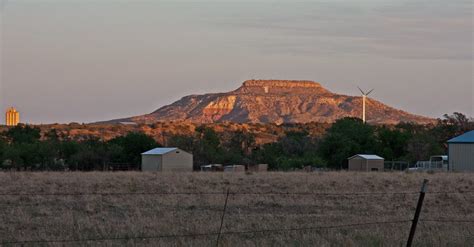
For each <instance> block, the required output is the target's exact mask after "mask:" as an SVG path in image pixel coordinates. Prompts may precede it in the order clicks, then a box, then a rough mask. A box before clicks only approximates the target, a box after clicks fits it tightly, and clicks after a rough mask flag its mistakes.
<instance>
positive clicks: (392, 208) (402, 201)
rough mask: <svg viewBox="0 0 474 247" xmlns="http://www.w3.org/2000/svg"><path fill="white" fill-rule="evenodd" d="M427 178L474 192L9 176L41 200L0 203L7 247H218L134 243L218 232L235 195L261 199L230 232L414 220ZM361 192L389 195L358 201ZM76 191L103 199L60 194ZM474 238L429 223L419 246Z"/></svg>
mask: <svg viewBox="0 0 474 247" xmlns="http://www.w3.org/2000/svg"><path fill="white" fill-rule="evenodd" d="M425 178H427V179H429V180H430V182H429V187H428V188H429V189H428V191H429V192H435V191H436V192H460V191H473V190H474V174H458V173H438V174H426V173H413V174H408V173H349V172H330V173H261V174H224V173H189V174H172V173H168V174H166V173H139V172H127V173H99V172H94V173H0V194H22V193H27V194H34V195H28V196H19V195H0V222H1V224H0V242H7V241H25V240H57V239H88V238H122V237H125V238H126V237H131V239H128V240H127V239H125V240H108V241H88V242H67V243H31V244H29V245H31V246H48V245H49V246H63V245H67V246H70V245H72V246H91V245H92V246H104V245H105V246H122V245H126V246H136V245H138V246H215V245H216V238H217V236H215V235H212V236H196V237H182V238H161V239H134V237H137V236H156V235H169V234H188V233H214V232H216V231H218V229H219V226H220V220H221V216H222V209H223V205H224V201H225V191H226V190H227V189H230V191H231V192H234V193H247V192H248V193H256V194H231V195H230V196H229V202H228V208H227V212H226V216H225V219H224V227H223V231H224V232H234V231H252V230H261V229H288V228H305V227H317V226H335V225H346V224H358V223H365V222H380V221H383V222H386V221H403V220H411V219H412V218H413V214H414V211H415V207H416V203H417V199H418V194H417V193H416V192H418V191H419V189H420V186H421V183H422V180H423V179H425ZM142 192H147V193H149V192H157V193H176V192H190V193H208V192H222V194H202V195H185V194H167V195H166V194H140V193H142ZM269 192H273V193H274V194H265V193H269ZM361 192H362V193H379V192H380V194H362V195H361V194H358V195H351V194H350V193H361ZM393 192H407V194H394V193H393ZM410 192H415V193H410ZM74 193H79V194H81V193H82V194H84V193H86V194H87V193H99V195H97V194H96V195H62V196H54V195H51V194H74ZM100 193H136V194H128V195H127V194H107V195H100ZM258 193H263V195H258ZM278 193H289V194H278ZM291 193H326V195H310V194H291ZM332 193H334V194H332ZM340 193H343V194H342V195H336V194H340ZM473 205H474V193H429V194H427V196H426V198H425V204H424V207H423V212H422V215H421V218H422V219H424V220H439V219H441V220H464V221H466V220H471V221H474V207H473ZM409 229H410V223H409V222H406V223H394V224H380V225H368V226H363V227H343V228H334V229H319V230H306V231H282V232H274V233H249V234H235V235H232V234H226V235H223V237H222V239H221V245H220V246H403V245H404V244H405V243H406V240H407V237H408V232H409ZM473 233H474V224H473V223H450V222H420V225H419V227H418V231H417V235H416V238H415V245H416V246H473V245H474V236H473Z"/></svg>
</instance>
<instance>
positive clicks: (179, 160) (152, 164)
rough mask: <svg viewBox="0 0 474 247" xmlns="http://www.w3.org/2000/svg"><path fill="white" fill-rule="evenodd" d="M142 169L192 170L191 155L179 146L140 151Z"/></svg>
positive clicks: (153, 170) (164, 170)
mask: <svg viewBox="0 0 474 247" xmlns="http://www.w3.org/2000/svg"><path fill="white" fill-rule="evenodd" d="M142 171H145V172H192V171H193V155H192V154H190V153H188V152H185V151H183V150H181V149H179V148H155V149H152V150H150V151H147V152H144V153H142Z"/></svg>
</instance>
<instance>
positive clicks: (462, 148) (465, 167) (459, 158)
mask: <svg viewBox="0 0 474 247" xmlns="http://www.w3.org/2000/svg"><path fill="white" fill-rule="evenodd" d="M448 147H449V151H448V153H449V155H448V160H449V165H448V169H449V171H460V172H474V130H472V131H469V132H466V133H464V134H463V135H460V136H458V137H455V138H453V139H451V140H449V141H448Z"/></svg>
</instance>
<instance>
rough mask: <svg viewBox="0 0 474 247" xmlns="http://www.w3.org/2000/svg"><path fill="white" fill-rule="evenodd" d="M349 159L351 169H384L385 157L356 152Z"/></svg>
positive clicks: (368, 170)
mask: <svg viewBox="0 0 474 247" xmlns="http://www.w3.org/2000/svg"><path fill="white" fill-rule="evenodd" d="M348 160H349V171H366V172H370V171H383V170H384V162H385V159H384V158H382V157H380V156H378V155H373V154H356V155H354V156H352V157H350V158H348Z"/></svg>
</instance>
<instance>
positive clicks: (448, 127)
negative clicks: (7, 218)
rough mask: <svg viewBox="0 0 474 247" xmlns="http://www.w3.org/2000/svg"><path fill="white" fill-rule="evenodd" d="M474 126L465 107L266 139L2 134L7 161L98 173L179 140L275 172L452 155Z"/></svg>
mask: <svg viewBox="0 0 474 247" xmlns="http://www.w3.org/2000/svg"><path fill="white" fill-rule="evenodd" d="M151 127H153V126H151ZM151 127H150V128H151ZM255 128H257V127H255ZM258 128H260V129H264V128H265V126H264V125H262V126H259V127H258ZM268 128H269V129H272V126H269V127H268ZM473 129H474V122H473V121H472V119H468V118H467V117H466V116H464V115H463V114H460V113H454V114H453V115H445V117H444V119H440V120H438V122H437V123H436V124H433V125H417V124H412V123H401V124H398V125H395V126H388V125H367V124H364V123H363V122H362V121H361V120H360V119H357V118H344V119H340V120H338V121H336V122H335V123H334V124H332V125H331V126H330V127H328V128H327V129H326V130H325V131H324V133H323V134H319V133H315V131H314V126H312V125H311V124H291V125H287V126H285V127H284V128H283V133H282V134H280V133H279V134H277V135H276V136H277V138H276V140H274V141H269V142H266V143H259V142H257V141H256V140H257V135H256V133H255V132H252V130H250V129H249V128H235V129H234V130H229V129H226V130H225V131H219V130H218V128H217V127H215V126H214V127H212V126H209V125H201V126H197V127H196V128H194V129H193V130H192V131H191V130H189V129H187V130H186V131H181V132H176V133H171V134H167V137H166V138H163V142H159V141H157V138H156V136H153V135H147V134H148V133H147V132H146V131H143V132H142V131H136V130H135V131H130V132H128V133H127V134H125V135H122V136H116V137H114V138H112V139H109V140H103V139H100V138H98V137H97V136H93V135H91V136H86V138H82V139H80V140H77V139H73V138H70V136H67V135H64V132H62V131H58V130H57V129H56V128H50V129H49V130H47V131H44V130H41V129H40V128H39V127H36V126H29V125H19V126H17V127H14V128H9V129H6V130H5V131H3V132H2V133H0V167H1V168H2V169H15V170H82V171H91V170H107V169H109V168H110V167H111V166H114V165H116V164H124V165H127V166H128V167H135V168H138V167H139V165H140V160H141V159H140V154H141V153H142V152H144V151H147V150H149V149H152V148H154V147H159V146H174V147H179V148H181V149H183V150H186V151H188V152H191V153H193V154H194V161H195V167H196V168H198V167H199V166H200V165H205V164H213V163H214V164H244V165H247V164H255V163H266V164H269V165H270V167H271V168H272V169H274V170H291V169H298V168H302V167H304V166H316V167H327V168H331V169H343V168H345V167H346V165H347V164H346V163H347V158H348V157H350V156H352V155H354V154H357V153H368V154H378V155H380V156H382V157H384V158H385V159H386V160H398V161H407V162H415V161H417V160H424V159H428V158H429V156H430V155H437V154H445V153H446V149H447V146H446V141H447V140H448V139H450V138H452V137H454V136H456V135H459V134H462V133H464V132H466V131H469V130H473ZM279 130H282V129H279ZM259 133H260V132H259ZM162 136H164V135H162Z"/></svg>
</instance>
